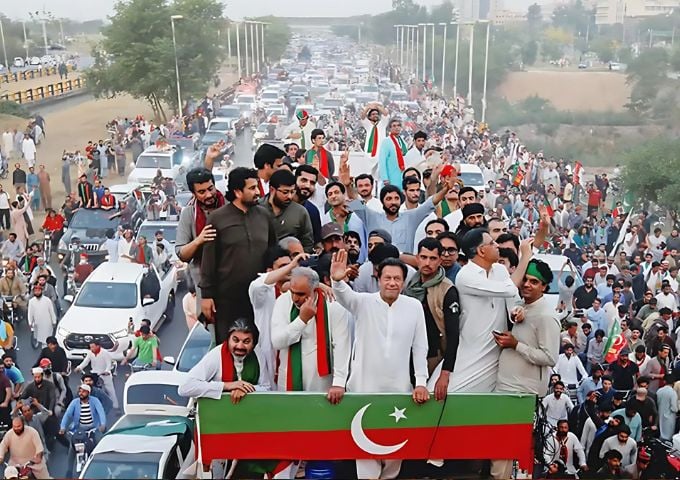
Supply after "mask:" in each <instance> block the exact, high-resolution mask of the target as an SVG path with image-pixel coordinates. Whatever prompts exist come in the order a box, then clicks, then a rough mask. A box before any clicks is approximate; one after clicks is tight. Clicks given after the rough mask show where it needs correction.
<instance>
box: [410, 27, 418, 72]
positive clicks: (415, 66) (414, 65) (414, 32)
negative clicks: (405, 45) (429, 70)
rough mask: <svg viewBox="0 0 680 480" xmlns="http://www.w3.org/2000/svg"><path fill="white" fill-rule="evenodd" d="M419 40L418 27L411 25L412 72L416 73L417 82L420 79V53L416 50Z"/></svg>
mask: <svg viewBox="0 0 680 480" xmlns="http://www.w3.org/2000/svg"><path fill="white" fill-rule="evenodd" d="M417 38H418V27H417V26H415V25H411V72H415V73H416V77H415V78H416V80H417V79H418V53H417V48H416V40H417Z"/></svg>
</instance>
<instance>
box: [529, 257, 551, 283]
mask: <svg viewBox="0 0 680 480" xmlns="http://www.w3.org/2000/svg"><path fill="white" fill-rule="evenodd" d="M526 274H527V275H531V276H532V277H536V278H538V279H539V280H540V281H541V282H543V283H546V284H547V283H548V281H547V280H546V279H545V277H544V276H543V274H542V273H541V272H539V271H538V267H537V266H536V264H535V263H533V262H532V263H529V266H528V267H527V272H526Z"/></svg>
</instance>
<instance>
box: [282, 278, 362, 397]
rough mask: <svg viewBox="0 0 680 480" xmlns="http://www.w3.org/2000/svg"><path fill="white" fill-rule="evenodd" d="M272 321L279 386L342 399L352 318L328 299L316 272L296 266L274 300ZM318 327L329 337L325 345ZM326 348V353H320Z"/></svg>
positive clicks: (285, 389) (289, 389) (349, 351)
mask: <svg viewBox="0 0 680 480" xmlns="http://www.w3.org/2000/svg"><path fill="white" fill-rule="evenodd" d="M324 304H325V308H324ZM325 311H326V312H328V316H327V318H324V317H325V315H324V312H325ZM271 322H272V323H271V340H272V346H273V347H274V348H275V349H277V350H279V371H278V389H279V390H280V391H305V392H328V398H329V400H330V401H331V403H339V402H340V400H341V399H342V396H343V395H344V393H345V384H346V383H347V375H348V369H349V356H350V353H351V338H350V331H349V320H348V318H347V311H346V310H345V309H344V308H342V306H340V305H339V304H338V303H337V302H329V301H328V299H327V298H325V296H324V295H323V293H322V292H321V290H320V289H319V275H318V274H317V273H316V272H315V271H314V270H312V269H311V268H308V267H297V268H295V269H294V270H293V271H292V272H291V276H290V286H289V289H288V291H287V292H286V293H284V294H282V295H281V296H280V297H279V298H277V299H276V303H275V304H274V312H273V313H272V320H271ZM319 328H323V329H324V331H323V333H322V335H323V336H325V338H326V339H327V341H326V342H325V344H324V345H318V344H317V338H318V335H317V329H319ZM327 346H328V348H329V349H330V351H329V352H327V355H325V356H324V355H321V354H319V351H320V349H325V348H327ZM289 357H290V358H289ZM322 357H323V358H322ZM289 367H290V369H289Z"/></svg>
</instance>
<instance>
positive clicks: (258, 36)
mask: <svg viewBox="0 0 680 480" xmlns="http://www.w3.org/2000/svg"><path fill="white" fill-rule="evenodd" d="M259 24H260V22H253V27H254V28H255V52H256V54H255V58H256V60H257V71H258V72H259V71H260V34H259V33H258V31H257V30H258V28H257V26H258V25H259Z"/></svg>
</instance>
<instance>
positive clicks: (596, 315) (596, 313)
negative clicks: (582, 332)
mask: <svg viewBox="0 0 680 480" xmlns="http://www.w3.org/2000/svg"><path fill="white" fill-rule="evenodd" d="M601 306H602V300H600V299H599V298H596V299H595V300H594V301H593V306H592V307H590V308H589V309H588V310H586V318H588V322H589V323H590V324H591V325H592V327H593V331H597V330H604V332H605V334H606V333H607V330H608V329H607V326H608V324H609V320H608V319H607V314H606V313H605V311H604V310H603V309H602V308H600V307H601Z"/></svg>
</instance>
